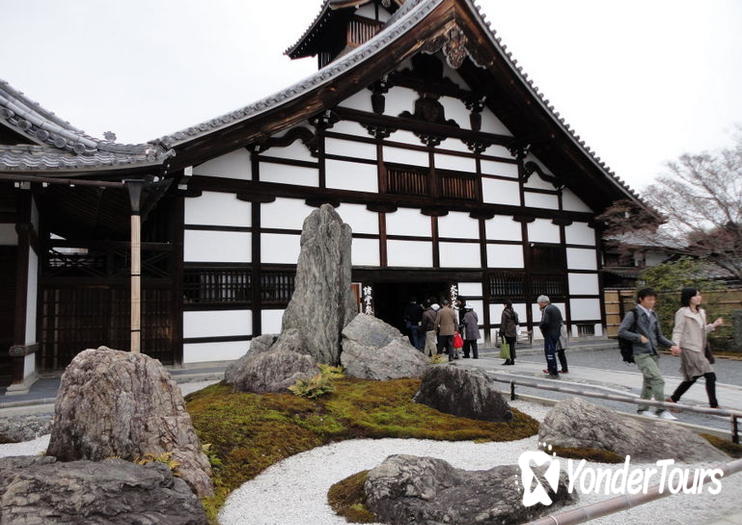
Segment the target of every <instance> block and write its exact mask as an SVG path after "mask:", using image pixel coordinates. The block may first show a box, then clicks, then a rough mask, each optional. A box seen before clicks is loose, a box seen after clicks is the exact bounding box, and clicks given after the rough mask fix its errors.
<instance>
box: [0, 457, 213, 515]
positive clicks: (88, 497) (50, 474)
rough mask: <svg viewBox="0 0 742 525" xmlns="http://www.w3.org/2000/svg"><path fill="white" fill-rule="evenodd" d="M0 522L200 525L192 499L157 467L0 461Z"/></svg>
mask: <svg viewBox="0 0 742 525" xmlns="http://www.w3.org/2000/svg"><path fill="white" fill-rule="evenodd" d="M0 522H1V523H4V524H5V523H8V524H10V523H13V524H23V525H36V524H38V525H47V524H71V523H86V524H100V525H103V524H105V525H118V524H121V525H131V524H133V523H136V524H140V525H145V524H148V525H149V524H151V525H155V524H158V525H205V524H206V523H207V520H206V514H205V513H204V510H203V507H202V506H201V504H200V502H199V501H198V498H197V497H196V495H195V494H194V493H193V492H192V491H191V489H190V488H189V487H188V484H186V482H185V481H183V480H182V479H180V478H178V477H175V476H173V475H172V473H171V472H170V470H169V469H168V467H167V466H166V465H164V464H162V463H157V462H154V463H149V464H147V465H144V466H141V465H136V464H134V463H130V462H127V461H123V460H121V459H107V460H105V461H102V462H92V461H73V462H69V463H57V462H55V461H54V458H51V457H48V456H47V457H35V458H3V459H0Z"/></svg>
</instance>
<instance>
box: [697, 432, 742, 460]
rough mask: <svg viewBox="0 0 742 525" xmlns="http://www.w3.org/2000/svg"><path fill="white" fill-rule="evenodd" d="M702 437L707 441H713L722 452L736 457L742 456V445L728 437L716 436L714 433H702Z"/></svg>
mask: <svg viewBox="0 0 742 525" xmlns="http://www.w3.org/2000/svg"><path fill="white" fill-rule="evenodd" d="M701 437H702V438H704V439H706V441H708V442H709V443H711V444H712V445H713V446H715V447H716V448H718V449H719V450H721V451H722V452H725V453H727V454H729V455H730V456H731V457H733V458H735V459H740V458H742V445H740V444H737V443H733V442H732V441H730V440H728V439H724V438H722V437H719V436H715V435H714V434H701Z"/></svg>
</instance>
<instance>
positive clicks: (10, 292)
mask: <svg viewBox="0 0 742 525" xmlns="http://www.w3.org/2000/svg"><path fill="white" fill-rule="evenodd" d="M17 251H18V250H17V248H16V247H15V246H0V387H3V386H8V385H9V384H10V382H11V380H12V368H11V366H12V365H11V361H10V357H9V356H8V350H9V349H10V346H11V345H12V344H13V329H14V325H15V281H16V265H17V264H18V261H17Z"/></svg>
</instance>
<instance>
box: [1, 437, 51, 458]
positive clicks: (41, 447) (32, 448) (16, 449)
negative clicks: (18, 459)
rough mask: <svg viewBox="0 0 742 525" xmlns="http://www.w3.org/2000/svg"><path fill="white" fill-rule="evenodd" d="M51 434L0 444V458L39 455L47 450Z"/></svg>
mask: <svg viewBox="0 0 742 525" xmlns="http://www.w3.org/2000/svg"><path fill="white" fill-rule="evenodd" d="M49 436H51V434H44V435H43V436H39V437H37V438H36V439H32V440H31V441H22V442H21V443H4V444H2V445H0V458H6V457H8V456H37V455H39V454H41V453H42V452H46V449H47V447H48V446H49Z"/></svg>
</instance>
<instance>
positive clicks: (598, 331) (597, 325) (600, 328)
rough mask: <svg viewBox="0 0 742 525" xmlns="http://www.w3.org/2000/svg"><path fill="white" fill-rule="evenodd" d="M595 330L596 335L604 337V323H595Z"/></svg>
mask: <svg viewBox="0 0 742 525" xmlns="http://www.w3.org/2000/svg"><path fill="white" fill-rule="evenodd" d="M593 329H594V330H595V335H596V336H598V337H603V325H602V324H600V323H595V326H594V327H593Z"/></svg>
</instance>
